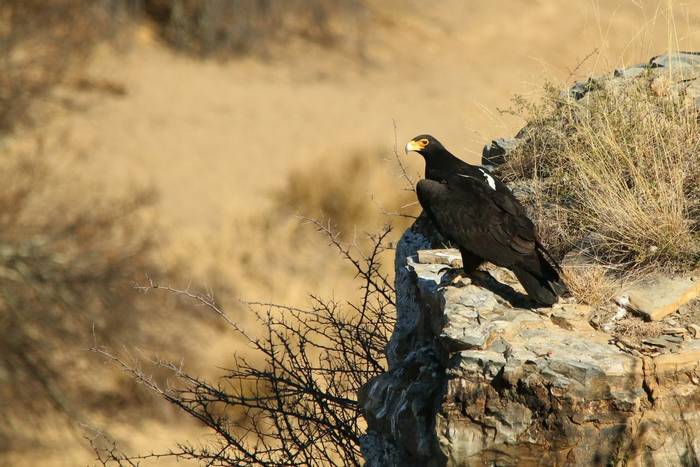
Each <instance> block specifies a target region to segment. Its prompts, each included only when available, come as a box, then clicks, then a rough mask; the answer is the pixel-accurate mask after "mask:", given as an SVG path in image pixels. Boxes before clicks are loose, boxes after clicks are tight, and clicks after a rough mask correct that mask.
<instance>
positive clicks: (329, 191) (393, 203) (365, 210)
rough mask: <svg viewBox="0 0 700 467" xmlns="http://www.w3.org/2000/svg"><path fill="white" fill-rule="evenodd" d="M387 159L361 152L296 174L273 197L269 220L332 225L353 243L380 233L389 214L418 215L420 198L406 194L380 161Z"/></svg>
mask: <svg viewBox="0 0 700 467" xmlns="http://www.w3.org/2000/svg"><path fill="white" fill-rule="evenodd" d="M383 153H386V151H381V150H356V151H352V152H350V153H348V155H347V156H345V157H343V158H342V159H329V158H322V159H320V160H316V161H313V162H312V163H309V164H306V165H304V167H303V168H297V169H295V170H292V171H291V173H290V175H289V178H288V179H287V183H286V184H285V186H284V187H282V188H281V189H280V190H278V191H277V192H275V193H274V194H273V199H274V207H273V214H271V215H268V216H266V217H270V218H275V219H277V218H279V217H280V216H290V215H297V216H301V217H307V218H313V219H319V220H322V221H324V222H330V223H331V224H332V225H333V227H334V229H336V230H337V231H338V232H340V234H341V235H342V236H343V237H344V238H346V239H347V238H349V237H351V236H352V235H353V233H354V232H356V231H363V230H364V231H371V230H374V229H376V228H378V227H379V226H381V224H382V223H384V222H385V217H386V214H387V213H394V214H400V215H399V217H402V216H410V215H411V214H417V213H418V212H419V206H418V204H417V202H416V200H415V195H414V194H413V192H411V191H407V190H401V188H400V185H401V184H400V181H399V180H398V178H397V177H396V176H394V175H393V174H392V173H391V171H390V170H388V168H387V167H386V165H387V164H385V163H384V162H385V161H383V160H382V158H381V157H380V156H379V155H380V154H383ZM405 219H410V217H405ZM398 224H401V222H398ZM398 224H397V225H398ZM406 224H407V222H406ZM398 226H399V227H402V226H403V225H398Z"/></svg>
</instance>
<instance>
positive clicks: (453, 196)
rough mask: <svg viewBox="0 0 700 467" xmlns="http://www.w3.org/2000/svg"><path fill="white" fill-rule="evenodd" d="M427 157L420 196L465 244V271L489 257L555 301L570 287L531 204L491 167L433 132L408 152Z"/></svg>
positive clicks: (536, 296) (544, 300)
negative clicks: (459, 153)
mask: <svg viewBox="0 0 700 467" xmlns="http://www.w3.org/2000/svg"><path fill="white" fill-rule="evenodd" d="M409 151H416V152H417V153H418V154H420V155H421V156H423V158H424V159H425V179H423V180H420V181H419V182H418V185H417V187H416V192H417V194H418V201H419V202H420V204H421V206H422V207H423V209H424V210H425V211H426V212H427V213H428V216H429V217H430V219H431V220H432V221H433V223H434V224H435V226H436V227H437V230H438V231H439V232H440V234H442V236H443V237H445V238H446V239H448V240H449V241H450V242H452V243H454V244H455V245H457V246H458V247H459V251H460V252H461V254H462V262H463V264H464V271H465V272H466V273H470V272H472V271H474V270H475V269H476V268H478V267H479V265H481V263H483V262H484V261H489V262H491V263H493V264H495V265H497V266H501V267H505V268H508V269H510V270H511V271H513V273H515V276H516V277H517V278H518V280H519V281H520V283H521V284H522V285H523V287H524V288H525V290H526V291H527V293H528V295H529V296H530V298H531V299H533V300H535V301H536V302H538V303H540V304H542V305H546V306H550V305H552V304H554V303H556V301H557V296H558V295H560V294H562V293H564V292H565V291H566V287H565V286H564V284H563V282H562V281H561V278H560V277H559V270H560V269H559V266H558V265H557V264H556V263H555V262H554V261H553V260H552V257H551V255H550V254H549V253H548V252H547V250H546V249H545V248H544V246H543V245H542V243H540V241H539V239H538V238H537V233H536V230H535V226H534V224H533V223H532V221H531V220H530V219H529V218H528V217H527V213H526V212H525V208H524V207H523V206H522V205H521V204H520V202H519V201H518V200H517V199H516V198H515V196H513V194H512V193H511V192H510V190H509V189H508V187H507V186H506V185H505V184H504V183H503V182H501V181H500V180H498V179H497V178H496V177H494V176H493V175H491V174H490V173H489V172H488V171H487V170H486V169H483V168H481V167H478V166H474V165H470V164H467V163H466V162H464V161H462V160H461V159H459V158H457V157H455V156H454V155H452V154H451V153H450V152H449V151H448V150H447V149H445V147H444V146H443V145H442V144H440V142H439V141H438V140H436V139H435V138H433V137H432V136H430V135H420V136H416V137H415V138H414V139H412V140H411V141H409V143H408V144H407V145H406V152H407V153H408V152H409Z"/></svg>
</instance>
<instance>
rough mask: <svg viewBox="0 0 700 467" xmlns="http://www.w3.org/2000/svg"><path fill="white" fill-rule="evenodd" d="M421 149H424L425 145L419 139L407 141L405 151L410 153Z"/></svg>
mask: <svg viewBox="0 0 700 467" xmlns="http://www.w3.org/2000/svg"><path fill="white" fill-rule="evenodd" d="M421 149H423V146H421V145H420V144H419V143H418V141H409V142H408V143H406V147H405V148H404V151H405V152H406V154H408V153H409V152H411V151H420V150H421Z"/></svg>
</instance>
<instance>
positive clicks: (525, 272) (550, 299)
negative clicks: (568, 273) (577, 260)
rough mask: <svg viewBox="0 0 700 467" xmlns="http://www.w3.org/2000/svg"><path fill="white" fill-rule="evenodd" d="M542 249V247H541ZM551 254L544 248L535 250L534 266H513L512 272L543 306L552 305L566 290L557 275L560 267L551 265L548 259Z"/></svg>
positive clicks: (531, 295) (531, 296)
mask: <svg viewBox="0 0 700 467" xmlns="http://www.w3.org/2000/svg"><path fill="white" fill-rule="evenodd" d="M542 250H544V248H542ZM549 258H551V256H549V253H548V252H547V251H546V250H544V251H540V249H539V248H538V250H537V262H538V264H537V266H538V267H536V268H527V269H526V268H523V267H515V268H513V272H514V273H515V276H516V277H517V278H518V280H519V281H520V283H521V284H522V286H523V288H525V291H526V292H527V294H528V295H529V296H530V298H532V299H534V300H535V301H537V302H538V303H541V304H543V305H545V306H550V305H553V304H554V303H556V302H557V297H559V296H560V295H564V294H566V293H567V292H568V290H567V288H566V285H565V284H564V282H563V281H562V280H561V277H560V276H559V271H560V269H559V268H558V267H555V266H553V264H555V265H556V263H553V262H551V261H550V260H549Z"/></svg>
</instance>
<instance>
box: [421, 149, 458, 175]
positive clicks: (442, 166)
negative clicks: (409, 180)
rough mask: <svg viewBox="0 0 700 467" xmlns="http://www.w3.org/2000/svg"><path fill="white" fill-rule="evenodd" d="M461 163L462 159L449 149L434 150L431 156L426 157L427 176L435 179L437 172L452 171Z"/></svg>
mask: <svg viewBox="0 0 700 467" xmlns="http://www.w3.org/2000/svg"><path fill="white" fill-rule="evenodd" d="M461 163H462V161H461V160H460V159H458V158H457V157H455V156H453V155H452V154H451V153H450V152H449V151H448V150H447V149H440V150H438V151H434V152H433V153H432V154H430V156H429V157H425V178H428V179H435V176H436V175H437V174H440V173H451V172H453V171H454V168H455V167H459V165H460V164H461Z"/></svg>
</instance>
